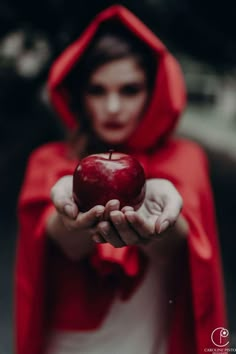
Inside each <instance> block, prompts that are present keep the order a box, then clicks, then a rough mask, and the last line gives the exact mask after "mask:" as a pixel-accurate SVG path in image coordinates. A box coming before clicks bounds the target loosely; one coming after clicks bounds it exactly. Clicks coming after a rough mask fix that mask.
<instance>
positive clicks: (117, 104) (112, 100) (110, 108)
mask: <svg viewBox="0 0 236 354" xmlns="http://www.w3.org/2000/svg"><path fill="white" fill-rule="evenodd" d="M120 108H121V101H120V97H119V95H118V94H117V93H111V94H109V95H108V96H107V99H106V109H107V112H108V113H118V112H119V111H120Z"/></svg>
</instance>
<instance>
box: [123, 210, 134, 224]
mask: <svg viewBox="0 0 236 354" xmlns="http://www.w3.org/2000/svg"><path fill="white" fill-rule="evenodd" d="M134 215H135V213H134V212H133V211H127V212H125V216H126V218H127V219H128V221H130V222H133V221H134Z"/></svg>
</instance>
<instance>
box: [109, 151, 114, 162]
mask: <svg viewBox="0 0 236 354" xmlns="http://www.w3.org/2000/svg"><path fill="white" fill-rule="evenodd" d="M113 152H114V150H113V149H110V150H109V153H110V154H109V160H111V155H112V153H113Z"/></svg>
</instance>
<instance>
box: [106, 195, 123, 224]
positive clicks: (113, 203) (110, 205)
mask: <svg viewBox="0 0 236 354" xmlns="http://www.w3.org/2000/svg"><path fill="white" fill-rule="evenodd" d="M119 208H120V202H119V200H117V199H112V200H109V202H107V204H106V206H105V212H104V220H109V217H110V213H111V212H112V211H113V210H119Z"/></svg>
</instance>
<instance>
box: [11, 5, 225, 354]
mask: <svg viewBox="0 0 236 354" xmlns="http://www.w3.org/2000/svg"><path fill="white" fill-rule="evenodd" d="M110 20H115V21H118V22H119V23H120V25H121V26H125V27H126V28H127V29H129V30H130V31H132V32H133V33H134V34H135V35H136V36H138V37H139V38H140V40H142V41H144V42H145V43H146V44H148V45H149V46H150V48H151V49H152V50H153V53H155V54H156V56H157V58H158V70H157V74H156V80H155V87H154V92H153V99H152V101H151V102H150V106H149V108H148V110H147V112H146V114H145V116H144V117H143V119H142V121H141V122H140V125H139V126H138V128H137V129H136V131H135V132H134V134H133V135H132V136H131V138H130V139H129V141H128V142H127V144H126V152H127V153H130V154H133V155H135V156H136V157H137V158H138V159H139V161H140V162H141V163H142V165H143V167H144V169H145V172H146V175H147V178H153V177H158V178H166V179H168V180H170V181H171V182H172V183H173V184H174V185H175V187H176V188H177V189H178V191H179V192H180V194H181V195H182V197H183V200H184V208H183V211H182V213H183V215H184V217H185V218H186V219H187V221H188V223H189V227H190V231H189V235H188V238H187V251H186V257H185V258H184V259H183V265H184V267H183V268H182V269H183V273H181V274H178V276H177V277H176V279H174V281H175V283H176V285H177V287H178V292H177V294H176V298H175V299H174V304H173V317H172V323H171V329H170V337H169V343H168V347H169V349H168V354H189V353H196V354H202V353H203V352H204V349H205V348H214V345H213V343H212V341H211V333H212V331H213V330H214V329H215V328H217V327H225V326H226V319H225V304H224V287H223V282H222V271H221V259H220V254H219V244H218V238H217V231H216V225H215V216H214V204H213V200H212V192H211V187H210V184H209V177H208V164H207V160H206V157H205V154H204V152H203V151H202V149H201V148H199V147H198V146H197V145H196V144H195V143H192V142H189V141H187V140H184V139H174V138H171V133H172V132H173V130H174V127H175V126H176V124H177V122H178V119H179V116H180V114H181V112H182V111H183V109H184V105H185V98H186V95H185V88H184V83H183V77H182V74H181V70H180V68H179V65H178V63H177V62H176V60H175V59H174V57H173V56H172V55H171V54H170V53H169V52H168V50H167V49H166V48H165V46H164V45H163V44H162V43H161V41H160V40H159V39H158V38H157V37H156V36H155V35H154V34H153V33H152V32H151V31H150V30H149V29H148V28H147V27H146V26H145V25H144V24H143V23H141V22H140V21H139V20H138V19H137V18H136V17H135V16H134V15H133V14H132V13H130V12H129V11H128V10H127V9H125V8H124V7H122V6H118V5H115V6H112V7H110V8H108V9H106V10H105V11H103V12H102V13H100V14H99V15H98V16H97V17H96V18H95V19H94V21H93V22H92V23H91V24H90V25H89V26H88V27H87V29H86V30H85V32H84V33H83V34H82V35H81V36H80V38H79V39H78V40H76V41H75V42H74V43H73V44H71V45H70V46H69V47H68V48H67V49H66V50H65V51H64V52H63V53H62V54H61V56H60V57H59V58H58V59H57V61H56V62H55V63H54V65H53V67H52V70H51V73H50V76H49V82H48V87H49V93H50V98H51V101H52V104H53V106H54V108H55V110H56V111H57V112H58V115H59V117H60V118H61V119H62V121H63V122H64V123H65V125H66V127H67V128H68V129H71V130H73V129H74V128H76V126H77V120H76V119H75V117H74V115H73V113H72V112H71V111H70V109H69V104H68V94H69V92H67V91H66V87H65V86H63V84H64V81H65V79H66V77H67V76H68V74H69V73H70V72H71V70H73V67H74V65H75V64H76V63H77V62H78V61H79V60H80V57H81V56H82V55H83V53H84V51H85V50H86V48H87V46H88V45H89V43H90V42H91V41H92V39H93V36H94V35H95V33H96V31H97V30H98V28H99V26H100V25H101V24H102V23H104V22H106V21H110ZM159 141H162V144H161V145H158V142H159ZM155 146H159V147H158V148H155ZM77 162H78V161H76V160H72V159H70V158H69V157H68V148H67V145H66V144H65V143H59V142H55V143H50V144H46V145H44V146H42V147H40V148H38V149H37V150H36V151H35V152H33V154H32V155H31V157H30V159H29V163H28V167H27V170H26V175H25V180H24V184H23V186H22V190H21V194H20V198H19V206H18V210H19V238H18V245H17V258H16V273H15V284H16V285H15V291H16V295H15V297H16V354H43V348H44V344H45V341H46V338H47V333H48V328H49V327H50V325H54V326H55V325H56V326H57V328H61V329H74V330H86V329H95V328H97V327H99V325H100V324H101V323H102V321H103V319H104V317H105V316H106V313H107V311H108V309H109V307H110V305H111V304H112V301H113V299H114V296H115V294H117V292H118V293H119V294H120V296H121V297H122V298H123V300H124V301H125V299H126V298H127V297H129V296H130V294H132V292H133V291H135V288H136V286H138V284H139V282H140V281H141V280H142V276H143V274H144V270H145V267H146V264H147V262H146V258H145V256H144V254H143V253H142V251H141V250H140V249H139V248H138V247H136V246H127V247H124V248H121V249H115V248H113V247H112V246H110V245H108V244H99V245H96V249H95V251H94V253H93V254H92V255H91V256H90V257H89V258H88V259H84V260H82V261H80V262H72V261H69V260H68V259H66V257H65V256H64V255H63V254H62V252H61V251H60V250H59V249H57V247H55V246H54V245H52V244H51V243H50V241H49V240H48V239H47V235H46V231H45V224H46V219H47V218H48V216H49V215H50V214H51V213H52V212H54V207H53V205H52V203H51V200H50V189H51V188H52V186H53V185H54V184H55V182H56V181H57V180H58V179H59V178H60V177H62V176H65V175H68V174H72V173H73V171H74V168H75V167H76V165H77ZM49 289H50V291H49ZM104 289H106V291H105V292H104ZM52 294H53V296H52ZM95 300H96V301H95ZM52 304H53V306H52Z"/></svg>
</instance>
